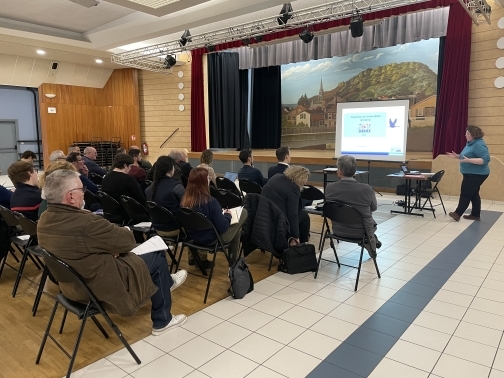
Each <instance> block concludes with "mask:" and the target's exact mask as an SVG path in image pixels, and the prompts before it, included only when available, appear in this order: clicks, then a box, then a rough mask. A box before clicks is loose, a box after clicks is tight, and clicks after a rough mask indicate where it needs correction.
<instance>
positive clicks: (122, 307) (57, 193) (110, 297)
mask: <svg viewBox="0 0 504 378" xmlns="http://www.w3.org/2000/svg"><path fill="white" fill-rule="evenodd" d="M84 190H85V189H84V188H83V186H82V182H81V181H80V180H79V175H78V174H77V173H76V172H72V171H69V170H59V171H55V172H53V173H51V174H50V175H48V176H47V178H46V181H45V185H44V194H45V196H46V198H47V202H48V203H49V205H48V208H47V210H46V211H45V212H44V213H43V214H42V216H41V218H40V222H39V224H38V226H37V234H38V240H39V244H40V245H41V246H42V247H43V248H45V249H47V250H48V251H49V252H51V253H52V254H54V255H55V256H56V257H58V258H60V259H61V260H63V261H64V262H66V263H67V264H68V265H70V266H71V267H72V268H73V269H75V270H76V271H77V273H78V274H80V275H81V276H82V278H83V279H84V281H85V282H86V284H87V285H88V287H89V288H90V289H91V292H92V293H93V294H94V295H95V296H96V298H97V299H98V300H99V301H100V303H101V304H102V305H103V307H104V308H105V310H106V311H110V312H111V313H115V314H118V315H121V316H132V315H133V314H135V313H136V312H137V310H138V309H139V308H140V307H142V306H143V305H144V303H145V302H146V301H147V300H148V299H149V298H150V299H151V302H152V309H151V319H152V323H153V326H152V335H154V336H158V335H161V334H163V333H164V332H166V331H168V330H170V329H173V328H175V327H178V326H180V325H182V324H184V323H185V321H186V320H187V317H186V316H185V315H172V314H171V293H170V292H171V291H173V290H174V289H176V288H177V287H179V286H180V285H181V284H182V283H183V282H184V281H185V279H186V277H187V272H186V271H185V270H180V271H179V272H177V273H176V274H173V275H170V274H169V269H168V263H167V261H166V253H165V251H158V252H152V253H147V254H144V255H140V256H137V255H135V254H134V253H132V252H130V251H131V250H132V249H133V248H135V246H136V243H135V239H134V238H133V234H132V233H131V232H130V231H129V230H128V229H126V228H122V227H118V226H116V225H114V224H112V223H110V222H108V221H107V220H105V219H103V218H102V217H100V216H98V215H95V214H93V213H90V212H88V211H87V210H81V209H82V207H83V204H84ZM60 289H61V291H62V292H63V294H64V295H65V296H66V297H68V298H69V299H71V300H74V301H77V302H83V303H87V301H88V298H87V295H86V294H85V293H84V292H83V290H82V288H81V287H80V286H78V285H74V284H72V283H60Z"/></svg>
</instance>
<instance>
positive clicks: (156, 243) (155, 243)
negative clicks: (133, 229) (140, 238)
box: [131, 236, 168, 255]
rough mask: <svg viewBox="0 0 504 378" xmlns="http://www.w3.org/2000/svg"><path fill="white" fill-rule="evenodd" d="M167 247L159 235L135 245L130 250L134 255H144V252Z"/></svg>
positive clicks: (162, 249)
mask: <svg viewBox="0 0 504 378" xmlns="http://www.w3.org/2000/svg"><path fill="white" fill-rule="evenodd" d="M166 249H168V247H167V246H166V244H165V242H164V241H163V239H161V237H160V236H154V237H152V238H150V239H148V240H147V241H145V242H143V243H142V244H140V245H137V246H136V247H135V248H133V249H132V250H131V252H133V253H134V254H136V255H144V254H146V253H151V252H156V251H164V250H166Z"/></svg>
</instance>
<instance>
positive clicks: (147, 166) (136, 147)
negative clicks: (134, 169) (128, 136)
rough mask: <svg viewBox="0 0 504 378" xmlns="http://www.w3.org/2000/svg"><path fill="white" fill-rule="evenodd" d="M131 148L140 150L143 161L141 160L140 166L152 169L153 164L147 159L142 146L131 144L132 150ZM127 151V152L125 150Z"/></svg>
mask: <svg viewBox="0 0 504 378" xmlns="http://www.w3.org/2000/svg"><path fill="white" fill-rule="evenodd" d="M131 150H140V154H141V156H142V161H140V162H139V163H138V164H139V165H140V167H142V168H143V169H145V170H146V171H148V170H150V169H152V164H151V163H150V162H149V161H148V160H147V159H145V156H144V154H143V151H142V149H141V148H140V147H138V146H131V147H130V151H131ZM125 153H126V152H125Z"/></svg>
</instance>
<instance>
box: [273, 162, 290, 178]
mask: <svg viewBox="0 0 504 378" xmlns="http://www.w3.org/2000/svg"><path fill="white" fill-rule="evenodd" d="M288 167H289V166H288V165H287V164H280V163H278V164H277V165H274V166H273V167H270V168H269V169H268V179H270V178H272V177H273V176H275V175H276V174H277V173H284V171H285V170H286V169H287V168H288Z"/></svg>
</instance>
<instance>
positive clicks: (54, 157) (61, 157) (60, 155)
mask: <svg viewBox="0 0 504 378" xmlns="http://www.w3.org/2000/svg"><path fill="white" fill-rule="evenodd" d="M65 160H66V155H65V153H64V152H63V151H61V150H56V151H53V152H51V155H49V161H50V162H51V163H52V162H53V161H65Z"/></svg>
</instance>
